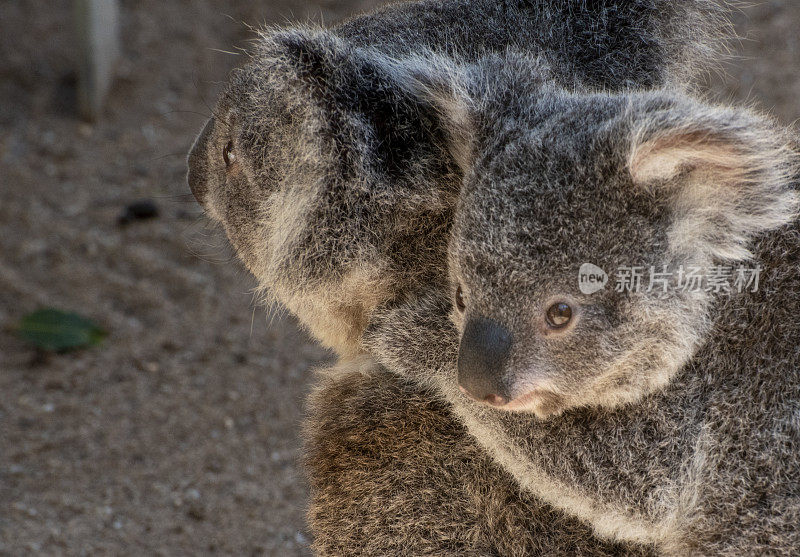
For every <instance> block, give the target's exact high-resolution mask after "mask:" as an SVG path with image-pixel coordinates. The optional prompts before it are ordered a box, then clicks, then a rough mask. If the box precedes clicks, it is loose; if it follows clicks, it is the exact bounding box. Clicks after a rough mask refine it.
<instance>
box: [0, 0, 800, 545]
mask: <svg viewBox="0 0 800 557" xmlns="http://www.w3.org/2000/svg"><path fill="white" fill-rule="evenodd" d="M377 3H378V2H375V1H370V0H361V1H355V0H353V1H343V2H336V1H333V0H316V1H311V0H309V1H303V0H294V1H293V0H273V1H266V0H228V1H226V2H212V1H210V0H158V1H157V0H140V1H136V2H134V1H132V0H130V1H128V0H123V1H122V2H121V3H120V8H121V10H120V33H121V56H120V58H119V59H118V61H117V62H116V64H115V75H116V79H115V80H114V82H113V84H112V87H111V90H110V92H109V96H108V99H107V101H106V103H105V106H104V108H103V109H102V111H101V113H100V116H99V118H98V119H97V120H96V121H95V122H94V123H91V124H90V123H87V122H84V121H82V120H81V119H80V118H79V117H78V115H77V111H76V98H77V93H76V79H77V74H76V68H77V62H76V47H75V37H74V27H73V24H72V6H71V2H70V1H67V0H64V1H61V2H41V1H37V0H0V555H5V554H8V555H27V554H30V555H37V554H47V555H58V554H66V555H84V554H85V555H100V554H113V555H122V554H155V555H196V554H213V553H218V554H235V555H305V554H307V553H308V543H309V534H308V532H307V531H306V530H305V526H304V520H303V515H304V512H305V504H306V486H305V484H304V480H303V477H302V470H301V469H300V466H299V464H298V459H299V457H300V439H299V432H300V422H301V419H302V414H303V396H304V393H305V392H306V390H307V388H308V385H309V382H310V380H311V378H312V377H313V371H312V370H313V368H314V367H318V366H320V365H324V364H325V362H327V361H329V360H330V355H329V354H328V353H326V352H325V351H324V350H323V349H321V348H319V347H317V346H316V345H315V344H314V342H313V341H311V340H310V339H309V338H308V337H307V336H306V335H305V334H304V333H302V332H300V331H299V330H298V329H297V326H296V324H295V322H294V321H293V320H292V319H291V318H289V317H287V316H285V315H283V314H281V312H280V311H277V310H270V309H268V308H262V307H258V306H256V305H255V304H254V300H253V296H252V289H253V287H254V281H253V280H252V278H251V277H250V276H248V274H247V273H246V272H245V271H244V270H243V267H242V266H241V265H240V264H239V263H238V261H237V260H236V259H235V258H234V257H233V255H232V251H231V250H230V249H229V248H228V246H227V242H226V240H225V238H224V235H223V234H222V233H221V232H220V231H219V230H217V229H216V228H214V227H213V226H211V225H210V224H209V223H208V222H207V221H206V220H205V218H204V217H203V216H202V212H201V210H200V208H199V207H198V206H197V205H196V204H195V203H194V200H193V198H192V197H191V194H190V193H189V190H188V187H187V185H186V180H185V172H186V165H185V156H186V152H187V151H188V149H189V147H190V146H191V144H192V141H193V138H194V135H195V134H196V133H197V132H198V131H199V130H200V128H201V127H202V124H203V123H204V121H205V119H206V117H207V116H209V115H210V108H209V107H211V106H213V104H214V102H215V99H216V95H217V93H218V91H219V89H220V86H221V82H222V81H224V79H225V76H226V74H227V72H228V71H229V70H230V69H231V68H232V67H233V66H235V65H237V64H238V63H241V62H242V61H243V57H242V56H237V55H236V54H229V53H226V52H223V51H228V52H230V53H236V52H237V50H236V47H237V46H238V47H246V44H247V41H248V40H249V39H251V38H252V32H251V31H250V30H249V28H248V26H255V27H258V26H260V25H263V24H289V23H290V22H297V21H307V20H309V19H310V20H313V21H316V22H322V23H325V24H330V23H334V22H336V21H337V20H339V19H341V18H342V17H345V16H347V15H350V14H352V13H354V12H358V11H362V10H364V9H368V8H370V7H371V6H373V5H375V4H377ZM736 21H737V27H738V30H739V33H740V34H741V35H742V37H743V40H742V41H741V44H740V45H738V47H737V50H738V52H739V54H740V57H739V58H737V59H735V60H734V61H733V62H732V63H730V64H728V65H727V66H726V67H725V75H721V76H714V77H713V78H711V79H710V80H709V86H708V91H709V94H710V95H712V97H713V98H715V99H718V100H722V101H734V102H737V103H743V102H745V103H750V104H753V105H755V106H757V107H759V108H761V109H763V110H766V111H769V112H771V113H772V114H774V115H775V116H776V117H777V118H778V119H779V120H781V121H782V122H784V123H785V124H792V123H793V122H795V120H796V119H797V118H798V117H800V35H798V32H797V30H798V29H800V3H798V2H794V1H792V0H772V1H767V2H762V3H759V4H757V5H753V6H751V7H748V8H746V9H744V10H743V11H741V12H738V13H737V14H736ZM142 202H144V203H142ZM131 204H134V205H133V206H131ZM42 308H58V309H61V310H64V311H69V312H77V313H78V314H80V315H82V316H84V317H86V318H88V319H90V320H92V321H93V322H94V323H96V324H97V325H98V326H99V327H101V328H102V329H103V330H104V331H106V332H107V336H106V337H105V338H104V339H103V341H102V342H101V343H100V344H98V345H96V346H92V347H88V348H85V349H81V350H73V351H69V352H64V353H59V352H53V351H47V350H43V349H41V348H37V347H36V346H34V345H33V344H31V343H30V342H28V341H26V340H25V339H24V338H22V337H21V336H20V335H19V325H20V323H21V322H22V320H23V318H24V317H25V316H26V315H28V314H29V313H31V312H33V311H35V310H38V309H42Z"/></svg>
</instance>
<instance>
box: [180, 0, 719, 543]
mask: <svg viewBox="0 0 800 557" xmlns="http://www.w3.org/2000/svg"><path fill="white" fill-rule="evenodd" d="M720 13H721V11H720V8H719V6H718V5H717V4H716V3H714V2H711V1H710V0H680V1H668V0H633V1H611V0H609V1H606V2H603V1H598V2H586V1H585V0H562V1H544V0H537V1H527V2H525V1H517V2H502V3H500V2H493V1H464V0H450V1H445V2H433V1H423V2H417V3H405V4H396V5H392V6H389V7H387V8H384V9H382V10H379V11H377V12H375V13H373V14H370V15H366V16H362V17H359V18H356V19H353V20H351V21H349V22H346V23H345V24H343V25H341V26H338V27H336V28H334V29H331V30H322V29H315V28H314V29H312V28H298V29H291V30H273V31H268V32H265V33H263V35H262V37H261V40H260V41H259V43H258V44H257V46H256V48H255V49H254V52H253V56H252V61H251V62H250V63H249V64H248V65H247V66H245V67H243V68H241V69H240V70H237V71H235V72H234V73H233V74H232V76H231V80H230V83H229V86H228V88H227V90H226V91H225V93H224V94H223V95H222V97H221V99H220V101H219V103H218V105H217V107H216V110H215V114H216V116H215V118H213V119H211V120H210V121H209V122H208V124H207V125H206V126H205V128H204V130H203V131H202V132H201V134H200V136H199V137H198V139H197V141H196V143H195V146H194V147H193V149H192V152H191V154H190V158H189V167H190V168H189V183H190V186H191V188H192V191H193V192H194V194H195V196H196V197H197V198H198V200H199V201H200V202H201V203H202V204H203V205H204V206H205V208H206V210H207V212H208V214H209V215H210V216H211V217H212V218H213V219H215V220H217V221H219V222H220V223H221V224H222V225H223V227H224V228H225V230H226V233H227V234H228V237H229V238H230V240H231V242H232V244H233V245H234V247H235V248H236V251H237V253H238V254H239V256H240V257H241V258H242V260H243V261H244V262H245V264H246V265H247V266H248V268H249V269H250V270H251V271H252V272H253V274H254V275H255V276H256V277H257V278H258V280H259V283H260V284H261V285H262V287H263V288H264V289H265V291H268V293H269V295H270V296H272V297H274V298H275V299H277V300H278V301H280V302H281V303H283V304H284V305H285V306H286V307H288V308H289V309H290V310H291V311H292V312H294V313H295V314H296V315H297V316H298V318H299V320H300V322H301V323H302V324H303V325H304V326H306V327H307V328H308V329H309V330H310V331H311V333H312V334H314V335H315V336H316V337H317V338H318V339H320V341H321V342H322V343H323V344H325V345H326V346H329V347H331V348H333V349H335V350H336V351H337V352H338V353H339V354H340V355H342V356H345V357H347V358H352V357H354V356H356V355H358V354H362V353H363V352H364V351H365V349H364V346H362V335H363V332H364V330H365V328H366V327H367V325H368V324H369V323H370V321H373V320H375V321H376V322H378V323H385V321H384V317H385V316H386V315H389V313H386V311H384V309H383V308H385V307H395V306H396V305H398V304H402V302H403V301H405V300H406V299H407V298H411V299H413V298H414V296H415V295H416V293H418V292H420V291H427V290H430V289H431V288H432V286H435V285H443V284H445V283H446V282H447V271H446V269H445V265H444V261H445V259H446V249H447V243H448V233H449V230H450V227H451V223H452V217H453V210H454V206H455V203H456V200H457V198H458V195H459V190H460V187H461V183H462V181H463V179H464V176H463V171H462V169H463V168H464V166H463V162H464V161H463V160H462V158H463V157H464V156H466V152H458V151H457V150H454V149H452V147H453V146H454V145H458V144H459V142H458V141H456V139H457V138H454V137H453V133H454V132H455V131H457V130H458V129H459V127H458V126H453V125H451V124H452V118H453V117H454V116H457V113H456V112H453V111H451V110H449V109H448V108H447V107H443V106H442V105H441V103H440V99H441V98H442V93H444V94H445V96H446V95H449V94H452V93H454V92H453V91H440V90H437V87H439V86H440V85H442V84H444V85H445V87H447V85H446V84H452V83H455V82H454V81H453V80H450V79H448V76H450V75H453V74H455V73H458V72H459V71H460V69H459V68H461V67H468V66H469V65H470V64H472V63H474V62H476V61H478V60H480V59H481V58H482V57H484V56H486V55H492V54H493V53H494V54H498V53H504V52H506V51H507V50H509V49H512V50H515V51H519V52H526V53H528V54H530V55H532V56H534V57H535V58H536V64H537V70H536V71H535V72H533V73H532V74H531V76H530V78H531V79H532V80H534V81H548V82H553V83H557V84H559V85H561V86H563V87H568V88H571V89H579V90H586V89H593V90H595V89H603V90H627V89H633V88H651V87H656V86H662V85H664V84H667V83H670V84H673V85H675V86H682V85H685V84H686V83H687V82H688V79H689V76H690V75H692V74H693V73H694V70H695V69H696V68H703V67H705V66H704V64H703V62H704V61H706V60H707V59H708V55H709V54H711V53H712V52H715V48H714V47H715V45H716V41H715V39H714V38H715V37H716V36H717V35H718V34H721V33H723V32H724V30H726V29H727V27H726V24H725V22H724V19H722V18H721V16H720ZM389 311H394V310H389ZM433 321H434V322H435V321H436V320H435V319H433ZM395 331H397V329H392V332H391V334H387V335H383V336H380V335H379V337H377V338H380V341H381V342H382V341H389V340H390V339H391V338H392V336H391V335H392V334H394V332H395ZM413 331H414V330H412V332H413ZM434 333H435V334H439V333H438V332H436V331H434ZM375 338H376V337H375V336H373V337H371V339H370V342H371V343H373V344H374V342H376V341H375ZM442 338H443V340H444V339H447V338H448V337H447V336H446V335H444V336H443V337H442ZM392 353H393V352H392V351H391V350H388V349H387V350H386V352H385V354H386V355H387V356H388V355H390V354H392ZM448 353H449V352H446V353H445V354H448ZM429 356H431V357H433V356H437V357H438V356H441V354H438V355H434V354H430V355H429ZM415 357H419V354H417V355H416V356H415ZM437 361H438V360H437ZM400 368H402V366H398V369H400ZM423 372H425V370H421V371H420V373H418V374H417V377H416V378H412V380H408V379H404V378H398V377H396V376H395V375H391V374H389V373H388V372H387V371H386V370H385V369H383V368H380V367H379V366H375V365H373V364H371V363H369V360H364V359H363V358H357V359H355V360H353V361H352V362H350V363H344V364H342V366H339V367H337V368H335V369H334V370H329V371H328V372H327V373H326V374H325V376H324V377H323V378H322V379H321V383H320V386H319V388H318V390H317V391H316V392H315V393H314V394H313V395H312V398H311V415H310V417H309V420H308V423H307V434H308V443H307V450H308V459H307V464H308V468H309V471H310V476H311V484H312V504H311V510H310V513H309V516H310V522H311V527H312V530H313V531H314V534H315V542H314V543H315V547H316V549H317V550H318V551H319V552H320V553H326V554H327V553H330V554H341V553H366V554H418V553H427V554H452V553H459V554H476V555H478V554H479V555H485V554H504V555H505V554H530V553H542V554H564V553H567V554H585V555H588V554H598V555H610V554H620V553H625V554H641V553H648V552H649V551H651V549H652V547H651V546H649V545H647V544H630V543H626V544H624V545H620V544H618V543H615V542H606V541H601V540H599V539H598V538H596V537H595V536H594V535H593V533H592V531H591V529H590V528H588V527H587V526H586V525H584V524H582V523H581V522H579V521H578V520H575V519H574V518H572V517H569V516H567V515H566V514H564V513H562V512H560V511H556V510H554V509H553V508H550V507H549V506H547V505H544V504H542V503H541V502H540V501H539V500H538V499H537V498H535V497H531V496H529V495H526V494H525V493H523V492H521V491H520V490H519V489H518V486H517V485H516V484H515V483H514V481H513V480H511V478H510V476H509V475H508V474H507V472H505V471H504V470H502V469H501V468H500V467H499V466H498V465H497V463H495V462H494V461H493V460H492V459H491V458H489V456H488V454H487V453H486V452H485V451H484V450H483V449H481V448H480V447H479V446H478V445H477V444H476V443H475V441H474V440H473V439H472V437H471V436H469V435H467V434H466V433H465V430H464V429H463V426H462V425H461V423H460V422H459V420H458V419H456V418H455V417H454V416H453V415H452V414H451V411H450V406H449V404H450V403H449V402H448V401H447V400H446V399H444V398H443V397H442V396H441V395H440V394H437V393H438V391H435V390H431V389H430V388H429V387H428V386H427V385H426V384H425V383H426V381H427V380H425V381H422V382H420V381H417V380H414V379H424V378H425V377H426V376H427V375H428V374H426V373H423ZM430 383H431V384H433V383H435V381H433V380H432V381H430Z"/></svg>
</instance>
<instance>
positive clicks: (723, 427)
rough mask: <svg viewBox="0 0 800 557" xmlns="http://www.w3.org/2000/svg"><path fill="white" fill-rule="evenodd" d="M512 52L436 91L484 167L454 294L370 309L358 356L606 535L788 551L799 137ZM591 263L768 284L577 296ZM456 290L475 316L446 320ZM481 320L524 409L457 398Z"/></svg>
mask: <svg viewBox="0 0 800 557" xmlns="http://www.w3.org/2000/svg"><path fill="white" fill-rule="evenodd" d="M512 58H514V59H513V60H509V59H497V58H495V59H487V60H485V61H484V62H483V63H482V65H481V68H480V69H479V70H470V71H465V72H463V73H462V76H461V77H460V78H459V79H460V81H461V82H460V84H459V85H458V86H457V87H439V88H438V90H446V91H460V92H462V93H463V92H466V94H467V95H468V98H466V99H458V98H456V97H451V98H449V99H446V98H445V99H444V100H443V101H442V102H444V103H445V105H446V106H452V105H453V103H455V104H457V105H459V106H463V107H467V109H466V110H467V111H468V112H467V114H466V116H465V115H464V114H461V115H460V116H459V118H458V123H457V127H463V126H464V125H465V123H466V125H467V126H468V129H467V130H462V131H461V132H460V133H459V134H458V137H459V138H461V139H462V140H464V139H465V138H466V140H467V141H469V144H470V147H469V150H468V152H469V153H470V154H471V156H470V160H471V161H472V166H471V168H469V169H468V170H467V171H466V178H465V182H464V186H463V188H462V191H461V196H460V200H459V204H458V209H457V211H456V216H455V224H454V227H453V230H452V239H451V242H450V249H449V254H450V255H449V267H450V275H451V280H452V285H451V286H450V288H449V290H444V291H441V292H440V293H438V294H429V295H425V296H423V297H421V298H420V299H418V300H416V301H409V302H407V303H405V304H401V305H399V306H397V307H395V308H391V309H386V310H385V313H383V314H382V315H380V314H379V313H376V314H374V315H373V322H372V325H371V326H370V328H369V329H368V331H367V333H366V345H367V346H368V347H369V348H370V350H371V352H372V353H373V354H375V355H376V357H377V359H378V361H379V362H381V363H382V364H383V365H385V366H387V367H388V368H390V369H392V370H393V371H395V372H401V373H405V374H406V375H407V376H409V377H414V378H416V379H417V380H422V382H423V383H426V384H428V385H430V386H432V387H434V388H438V389H439V390H440V391H441V392H442V393H444V396H445V398H446V399H447V400H448V401H450V402H451V403H452V404H453V407H454V412H455V414H456V415H457V416H458V417H459V418H460V419H461V420H462V421H463V422H464V423H465V424H466V426H467V429H468V430H469V432H470V433H471V434H472V435H473V436H475V438H476V439H477V440H478V442H479V443H480V444H481V445H482V446H484V447H485V448H486V449H487V450H489V451H490V452H491V453H492V454H493V455H494V457H495V459H496V461H497V462H499V463H501V464H502V465H503V467H504V468H505V469H507V470H508V471H510V472H511V473H512V474H513V475H514V476H515V477H516V479H517V480H518V481H519V482H520V485H521V486H522V487H523V488H524V489H525V490H528V491H530V492H532V493H534V494H536V495H537V496H539V497H541V498H542V499H543V500H544V501H547V502H548V503H550V504H552V505H553V506H555V507H556V508H559V509H561V510H563V511H564V512H565V513H567V514H570V515H572V516H575V517H577V518H580V519H581V520H583V521H585V522H587V523H589V524H591V525H592V526H593V528H594V530H595V532H596V533H597V534H599V535H600V536H601V537H604V538H608V539H615V540H626V541H629V542H648V543H653V544H655V545H656V546H657V547H658V549H659V551H660V552H663V553H665V554H672V555H686V554H702V555H711V554H714V555H717V554H720V555H743V554H784V555H789V554H792V553H794V552H796V551H797V548H798V547H800V529H798V526H797V525H798V524H800V462H798V453H800V352H798V349H797V346H798V345H799V344H800V321H798V319H797V317H796V314H797V311H798V309H800V278H798V270H800V235H799V234H798V232H799V231H798V223H797V220H796V217H797V206H798V205H797V192H796V184H797V181H798V164H797V154H796V153H794V152H793V151H792V148H791V138H790V136H789V134H788V133H787V132H786V131H784V130H782V129H780V127H778V126H777V125H775V124H774V123H773V122H771V121H770V120H768V119H766V118H764V117H761V116H758V115H756V114H753V113H751V112H748V111H744V110H733V109H726V108H720V107H713V106H708V105H705V104H703V103H700V102H698V101H695V100H692V99H690V98H687V97H686V96H685V95H684V94H682V93H677V92H675V91H670V90H663V91H654V92H649V93H616V94H613V93H612V94H605V93H604V94H591V93H580V92H578V93H576V92H569V91H564V90H562V89H559V88H558V87H553V86H552V85H550V84H547V83H545V84H544V85H542V84H540V83H539V84H537V83H533V84H531V81H530V80H528V79H525V78H520V75H524V73H523V72H520V71H509V68H510V67H511V68H513V67H515V66H516V67H517V69H518V68H519V65H520V64H526V63H527V64H530V67H531V68H533V69H535V68H537V67H538V65H539V62H538V61H536V60H534V61H531V62H526V61H524V60H521V59H519V58H518V57H512ZM487 81H490V82H492V83H494V84H495V86H494V87H492V88H491V89H488V88H486V87H485V86H484V84H485V83H486V82H487ZM447 110H450V109H449V108H448V109H447ZM456 150H457V151H460V152H464V151H465V150H464V148H463V147H459V148H457V149H456ZM585 262H592V263H596V264H598V265H600V266H601V267H604V268H606V269H609V270H611V269H615V268H617V267H618V266H627V265H643V266H646V267H647V266H650V265H655V266H657V268H660V267H661V264H662V263H663V264H667V265H669V266H670V267H671V268H672V269H675V268H676V267H677V266H678V265H680V264H682V265H686V266H698V267H700V268H702V269H705V270H709V269H711V268H713V267H714V266H718V265H733V264H737V263H746V264H747V265H748V266H749V267H756V266H758V267H761V268H762V269H763V270H762V272H761V285H760V289H759V291H758V292H755V293H753V292H744V293H741V294H739V293H737V292H735V291H734V292H732V293H731V294H730V295H722V294H715V293H714V292H705V291H702V292H699V293H683V292H681V291H680V290H679V289H677V288H676V284H675V283H674V280H673V283H672V285H671V286H672V289H671V290H670V291H669V292H668V293H666V294H663V293H659V292H657V291H654V292H649V293H648V292H640V293H631V294H629V295H623V294H620V293H616V292H614V291H611V290H606V291H603V292H598V293H595V294H592V295H585V294H582V293H581V292H580V291H579V290H578V282H577V273H578V268H579V267H580V265H581V264H582V263H585ZM456 284H460V285H461V288H462V290H463V292H464V296H463V297H464V299H465V306H466V309H465V311H464V312H463V313H462V312H459V311H457V310H455V309H453V307H452V305H453V304H452V301H451V300H452V296H453V291H454V290H455V288H456ZM553 300H567V301H568V302H569V303H570V304H571V305H572V307H573V309H574V311H575V313H576V314H577V317H574V318H573V320H574V321H575V323H573V324H572V325H571V326H570V328H569V329H567V330H565V331H563V332H562V331H554V330H549V329H548V328H547V326H546V325H545V324H544V313H545V311H546V309H547V307H548V304H550V303H551V302H552V301H553ZM382 311H383V310H382ZM448 316H449V317H450V318H451V319H448ZM477 318H490V319H492V320H494V321H496V322H498V323H501V324H502V325H503V326H504V327H506V328H507V329H508V330H509V331H510V332H511V334H512V335H513V338H514V340H513V347H512V349H511V351H510V356H509V357H508V359H507V360H506V361H505V362H504V363H503V364H502V365H498V366H497V367H496V369H495V370H494V373H497V374H499V375H500V376H501V379H502V381H504V382H505V383H506V384H508V385H509V386H510V388H509V392H512V393H514V394H515V396H519V395H522V394H524V393H525V392H526V389H532V388H533V387H531V385H533V386H538V388H539V389H541V391H539V396H538V398H534V399H533V402H532V403H528V404H526V405H523V406H521V407H517V408H513V409H515V410H518V411H517V412H509V411H506V410H504V409H496V408H492V407H490V406H488V405H485V404H481V403H480V402H477V401H474V400H473V399H471V398H469V397H467V396H465V395H463V394H462V393H461V392H459V389H458V364H457V361H458V353H459V335H460V332H461V331H462V330H463V328H464V326H465V324H466V323H467V322H469V321H470V320H474V319H477ZM534 414H535V415H534ZM554 440H557V442H554Z"/></svg>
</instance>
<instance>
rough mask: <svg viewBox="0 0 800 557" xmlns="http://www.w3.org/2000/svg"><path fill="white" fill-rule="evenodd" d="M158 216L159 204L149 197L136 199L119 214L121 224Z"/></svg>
mask: <svg viewBox="0 0 800 557" xmlns="http://www.w3.org/2000/svg"><path fill="white" fill-rule="evenodd" d="M157 216H158V206H157V205H156V204H155V203H154V202H153V201H151V200H149V199H142V200H140V201H134V202H133V203H131V204H129V205H128V206H127V207H125V210H124V211H123V212H122V214H121V215H120V216H119V219H117V221H118V222H119V224H128V223H129V222H132V221H135V220H146V219H154V218H156V217H157Z"/></svg>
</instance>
